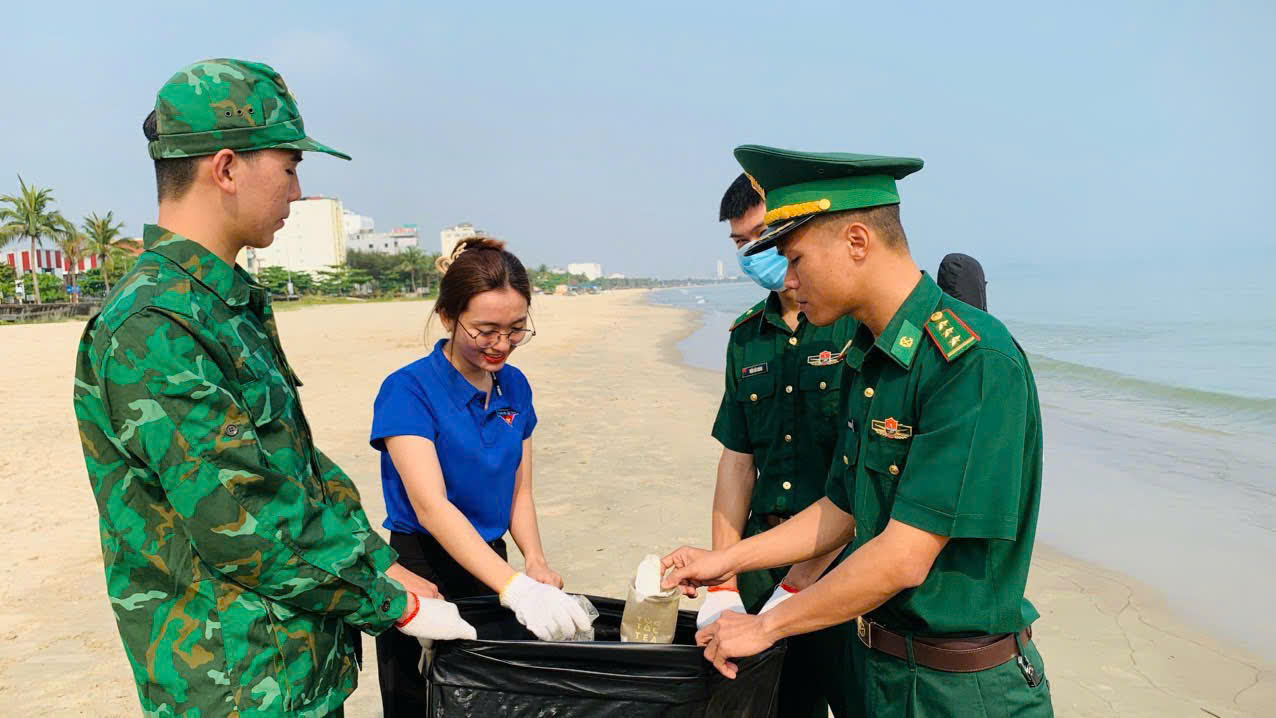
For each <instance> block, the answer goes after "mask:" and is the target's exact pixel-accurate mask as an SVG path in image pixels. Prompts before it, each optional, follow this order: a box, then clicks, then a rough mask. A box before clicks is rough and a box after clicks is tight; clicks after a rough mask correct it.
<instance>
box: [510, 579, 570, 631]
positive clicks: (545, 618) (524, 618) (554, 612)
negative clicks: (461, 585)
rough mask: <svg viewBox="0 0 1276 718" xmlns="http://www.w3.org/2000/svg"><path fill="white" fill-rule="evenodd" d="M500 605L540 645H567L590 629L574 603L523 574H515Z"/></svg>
mask: <svg viewBox="0 0 1276 718" xmlns="http://www.w3.org/2000/svg"><path fill="white" fill-rule="evenodd" d="M501 605H502V606H505V607H506V608H508V609H510V610H511V611H513V612H514V617H515V618H517V619H518V622H519V623H521V624H523V625H524V626H526V627H527V630H529V631H531V632H532V633H534V634H536V637H537V638H539V639H541V640H542V641H566V640H568V639H570V638H571V637H573V636H575V635H576V633H577V632H578V631H586V630H589V628H590V626H591V625H592V624H591V623H590V621H589V616H587V615H585V609H583V608H581V607H580V604H579V603H577V602H576V599H574V598H572V597H571V596H568V595H567V594H565V593H563V592H562V590H561V589H557V588H554V587H553V586H550V585H549V584H544V583H538V582H537V581H534V580H532V579H531V578H528V577H527V574H523V573H516V574H514V578H512V579H510V582H509V583H508V584H506V586H505V590H503V591H501Z"/></svg>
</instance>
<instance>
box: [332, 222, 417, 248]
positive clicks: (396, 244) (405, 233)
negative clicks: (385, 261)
mask: <svg viewBox="0 0 1276 718" xmlns="http://www.w3.org/2000/svg"><path fill="white" fill-rule="evenodd" d="M346 246H347V247H349V248H350V249H354V250H357V251H360V252H376V253H378V254H399V253H400V252H402V251H403V250H405V249H407V248H408V247H415V248H417V249H421V237H420V235H419V234H418V232H417V228H416V225H415V224H409V225H404V226H402V227H395V228H394V229H392V230H390V231H389V232H370V233H367V234H360V235H358V236H357V237H347V238H346Z"/></svg>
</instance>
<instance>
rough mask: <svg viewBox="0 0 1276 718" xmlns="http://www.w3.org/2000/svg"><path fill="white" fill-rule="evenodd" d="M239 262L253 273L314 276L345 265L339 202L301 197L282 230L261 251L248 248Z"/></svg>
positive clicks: (343, 225)
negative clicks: (269, 271)
mask: <svg viewBox="0 0 1276 718" xmlns="http://www.w3.org/2000/svg"><path fill="white" fill-rule="evenodd" d="M245 254H246V256H241V258H240V262H241V263H242V264H243V265H244V267H245V268H246V269H247V270H248V271H249V272H252V273H253V274H257V273H258V272H260V271H261V270H263V269H265V268H266V267H283V268H285V269H288V270H290V271H293V272H310V273H312V274H313V273H315V272H318V271H319V270H321V269H326V268H327V267H329V266H332V265H334V264H335V265H342V264H345V263H346V225H345V215H344V213H343V210H342V207H341V200H339V199H337V198H336V197H302V198H301V199H299V200H297V201H296V202H293V203H292V205H291V206H290V207H289V214H288V219H286V220H284V226H283V229H281V230H279V231H278V232H276V233H275V241H274V242H272V243H271V244H270V246H269V247H266V248H264V249H247V250H245Z"/></svg>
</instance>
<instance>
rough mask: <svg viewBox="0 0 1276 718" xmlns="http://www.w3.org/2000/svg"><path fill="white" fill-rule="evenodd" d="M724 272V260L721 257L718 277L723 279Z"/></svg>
mask: <svg viewBox="0 0 1276 718" xmlns="http://www.w3.org/2000/svg"><path fill="white" fill-rule="evenodd" d="M724 274H725V272H724V271H723V267H722V260H721V259H719V260H718V279H719V280H721V279H722V277H723V275H724Z"/></svg>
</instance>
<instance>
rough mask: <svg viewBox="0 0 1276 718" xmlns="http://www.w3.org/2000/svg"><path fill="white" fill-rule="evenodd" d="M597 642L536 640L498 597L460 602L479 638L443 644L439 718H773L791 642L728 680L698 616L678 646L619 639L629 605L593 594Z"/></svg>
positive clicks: (691, 617)
mask: <svg viewBox="0 0 1276 718" xmlns="http://www.w3.org/2000/svg"><path fill="white" fill-rule="evenodd" d="M589 599H590V601H592V602H593V604H594V606H595V607H596V608H597V609H598V614H599V615H598V620H597V621H595V622H594V635H595V638H596V640H594V641H590V642H581V643H571V642H564V643H557V642H554V643H547V642H543V641H537V640H535V637H534V636H532V634H531V633H529V632H528V631H527V630H526V629H525V628H523V627H522V626H521V625H520V624H519V623H518V621H517V620H516V619H515V618H514V614H513V613H511V612H510V611H509V610H508V609H506V608H503V607H502V606H501V605H500V602H499V601H498V600H497V597H496V596H480V597H477V598H466V599H461V600H459V601H457V602H456V604H457V607H458V608H459V609H460V611H461V617H462V618H464V619H465V620H467V621H469V622H470V623H471V624H473V625H474V627H475V628H476V629H477V630H478V640H477V641H443V642H439V643H436V644H435V652H434V661H433V663H432V664H431V665H430V666H429V669H428V670H427V672H426V679H427V682H428V684H429V711H428V715H429V716H430V717H431V718H462V716H464V717H466V718H482V717H484V716H535V717H536V718H548V717H549V716H553V717H554V718H618V717H619V716H624V717H625V718H643V717H645V716H651V717H652V718H655V717H656V716H663V717H665V718H692V717H695V718H701V717H702V716H703V717H705V718H769V717H770V716H773V715H774V714H775V707H776V706H775V693H776V687H777V686H778V684H779V680H780V666H781V664H782V663H783V662H784V650H785V646H784V643H783V642H781V643H779V644H776V645H775V646H772V647H771V648H770V649H768V650H767V651H765V652H763V653H760V654H758V655H756V656H752V657H750V658H744V659H740V660H738V661H736V664H737V665H738V666H739V669H740V671H739V674H738V675H737V677H736V679H735V680H728V679H726V678H724V677H722V675H721V674H719V673H718V671H717V670H715V669H714V667H713V666H712V665H710V664H709V663H707V662H706V661H705V660H704V655H703V651H702V650H701V649H700V648H697V647H696V645H695V633H696V615H695V613H693V612H691V611H680V612H679V614H678V629H677V632H676V633H675V635H674V643H673V645H650V644H642V643H621V642H620V616H621V613H623V611H624V607H625V604H624V601H618V600H616V599H612V598H598V597H594V596H590V597H589Z"/></svg>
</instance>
